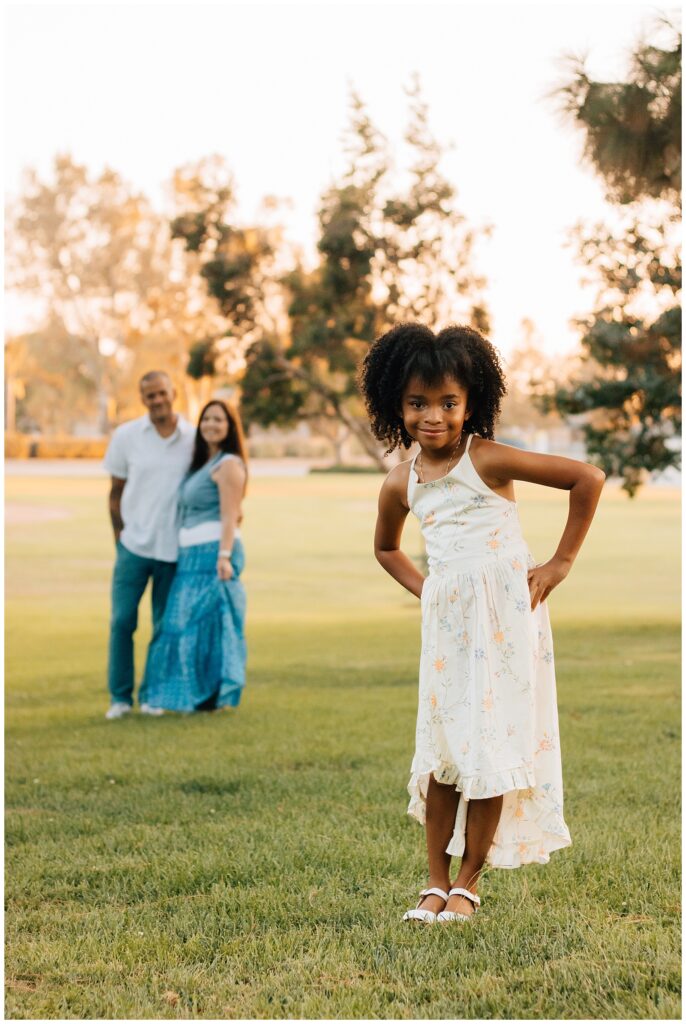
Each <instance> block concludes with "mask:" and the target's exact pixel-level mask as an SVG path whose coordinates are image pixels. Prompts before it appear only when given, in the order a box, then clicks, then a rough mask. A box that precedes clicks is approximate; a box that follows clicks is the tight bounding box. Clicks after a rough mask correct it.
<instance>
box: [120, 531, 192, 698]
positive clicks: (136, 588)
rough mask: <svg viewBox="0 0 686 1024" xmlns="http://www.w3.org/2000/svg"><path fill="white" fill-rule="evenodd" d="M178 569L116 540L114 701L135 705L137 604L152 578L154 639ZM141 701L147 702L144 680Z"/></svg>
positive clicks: (139, 695) (172, 563) (140, 694)
mask: <svg viewBox="0 0 686 1024" xmlns="http://www.w3.org/2000/svg"><path fill="white" fill-rule="evenodd" d="M175 571H176V563H175V562H159V561H157V559H155V558H141V557H140V556H139V555H134V554H133V552H132V551H129V550H128V549H127V548H125V547H124V545H123V544H122V543H121V541H117V560H116V562H115V563H114V574H113V576H112V618H111V620H110V647H109V664H108V672H107V681H108V685H109V688H110V695H111V698H112V703H113V704H114V703H115V701H116V702H119V701H121V703H123V704H133V679H134V676H133V672H134V668H133V634H134V633H135V631H136V626H137V625H138V605H139V604H140V601H141V598H142V596H143V593H144V591H145V588H146V587H147V585H148V580H149V579H150V578H151V577H152V629H153V633H152V635H153V639H154V637H155V636H157V633H158V632H159V629H160V627H161V625H162V618H163V616H164V608H165V605H166V603H167V597H168V596H169V589H170V587H171V584H172V580H173V579H174V573H175ZM138 700H139V702H140V703H141V704H145V700H146V694H145V681H143V683H142V684H141V689H140V692H139V694H138Z"/></svg>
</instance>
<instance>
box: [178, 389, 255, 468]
mask: <svg viewBox="0 0 686 1024" xmlns="http://www.w3.org/2000/svg"><path fill="white" fill-rule="evenodd" d="M213 405H218V406H219V408H220V409H223V410H224V415H225V416H226V418H227V420H228V421H229V432H228V434H227V435H226V437H225V438H224V440H223V441H221V442H220V445H219V447H220V449H221V450H222V451H223V452H227V454H229V455H239V456H240V457H241V459H242V460H243V465H244V466H245V471H246V474H247V472H248V450H247V447H246V444H245V436H244V434H243V426H242V424H241V418H240V416H239V415H238V412H237V410H236V409H234V408H233V406H231V405H229V404H228V403H227V402H223V401H222V400H221V399H220V398H212V399H211V400H210V401H209V402H208V403H207V405H205V406H204V408H203V409H202V410H201V411H200V415H199V416H198V429H197V430H196V432H195V446H194V448H193V459H192V460H191V466H190V469H189V470H188V472H189V473H195V472H197V470H199V469H202V467H203V466H204V465H205V463H206V462H207V460H208V459H209V457H210V449H209V446H208V444H207V441H206V440H205V438H204V437H203V436H202V434H201V433H200V424H201V422H202V418H203V416H204V415H205V413H206V412H207V410H208V409H209V408H210V407H211V406H213ZM246 479H247V477H246Z"/></svg>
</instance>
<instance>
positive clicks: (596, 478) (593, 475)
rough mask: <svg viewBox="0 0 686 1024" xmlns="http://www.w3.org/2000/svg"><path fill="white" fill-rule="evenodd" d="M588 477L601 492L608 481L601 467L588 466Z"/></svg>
mask: <svg viewBox="0 0 686 1024" xmlns="http://www.w3.org/2000/svg"><path fill="white" fill-rule="evenodd" d="M588 477H589V479H590V480H591V481H592V482H593V483H594V484H595V486H596V487H597V488H598V490H601V489H602V487H603V486H604V484H605V480H606V479H607V477H606V475H605V473H604V472H603V470H602V469H601V468H600V467H599V466H588Z"/></svg>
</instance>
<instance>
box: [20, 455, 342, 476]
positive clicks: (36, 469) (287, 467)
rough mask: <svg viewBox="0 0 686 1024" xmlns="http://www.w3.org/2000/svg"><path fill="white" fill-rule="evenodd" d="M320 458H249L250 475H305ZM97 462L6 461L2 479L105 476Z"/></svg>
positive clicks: (71, 460)
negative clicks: (16, 477)
mask: <svg viewBox="0 0 686 1024" xmlns="http://www.w3.org/2000/svg"><path fill="white" fill-rule="evenodd" d="M326 465H327V462H326V460H322V459H251V460H250V474H251V476H307V474H308V473H309V471H310V468H311V467H312V466H326ZM106 475H107V474H106V473H105V471H104V469H103V468H102V462H101V461H100V459H7V460H6V461H5V476H63V477H64V476H68V477H75V476H76V477H105V476H106Z"/></svg>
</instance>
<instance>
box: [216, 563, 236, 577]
mask: <svg viewBox="0 0 686 1024" xmlns="http://www.w3.org/2000/svg"><path fill="white" fill-rule="evenodd" d="M217 576H218V577H219V579H220V580H230V579H232V577H233V569H232V567H231V560H230V559H228V558H219V559H218V560H217Z"/></svg>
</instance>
